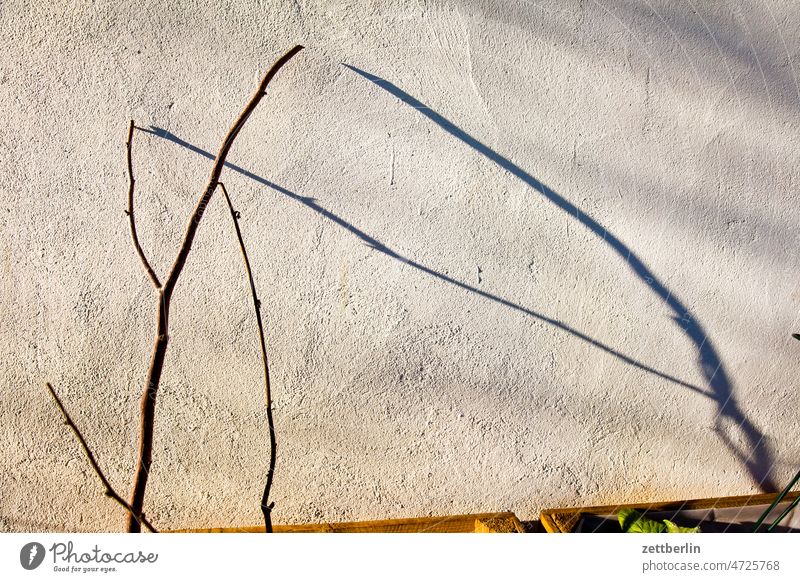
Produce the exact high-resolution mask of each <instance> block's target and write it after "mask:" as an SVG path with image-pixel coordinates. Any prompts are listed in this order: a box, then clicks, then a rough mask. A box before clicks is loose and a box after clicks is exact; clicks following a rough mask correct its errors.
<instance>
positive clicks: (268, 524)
mask: <svg viewBox="0 0 800 582" xmlns="http://www.w3.org/2000/svg"><path fill="white" fill-rule="evenodd" d="M219 187H220V188H222V193H223V194H224V195H225V200H226V201H227V203H228V209H229V210H230V211H231V218H232V219H233V226H234V228H235V229H236V237H237V238H238V239H239V249H240V250H241V251H242V258H243V259H244V268H245V270H246V271H247V278H248V280H249V281H250V293H251V295H252V296H253V307H254V308H255V311H256V322H257V323H258V339H259V341H260V342H261V361H262V362H263V363H264V392H265V395H266V401H267V425H268V427H269V443H270V447H269V448H270V456H269V470H268V471H267V482H266V484H265V485H264V494H263V495H262V497H261V512H262V513H263V514H264V531H265V532H266V533H272V516H271V514H272V508H273V507H274V506H275V504H274V503H270V502H269V492H270V489H272V479H273V476H274V474H275V459H276V455H277V448H278V446H277V443H276V440H275V426H274V423H273V420H272V396H271V394H270V384H269V364H268V362H267V347H266V343H265V342H264V324H263V322H262V321H261V301H260V300H259V299H258V295H257V294H256V284H255V282H254V280H253V271H252V270H251V269H250V260H249V259H248V258H247V250H246V249H245V246H244V239H243V238H242V231H241V229H240V228H239V213H238V212H236V210H234V208H233V203H232V202H231V197H230V196H228V191H227V190H226V189H225V184H223V183H222V182H219Z"/></svg>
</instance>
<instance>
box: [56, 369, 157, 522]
mask: <svg viewBox="0 0 800 582" xmlns="http://www.w3.org/2000/svg"><path fill="white" fill-rule="evenodd" d="M47 389H48V390H49V391H50V396H52V397H53V400H55V401H56V404H57V405H58V408H59V410H60V411H61V414H62V415H63V416H64V424H66V425H67V426H69V427H70V428H71V429H72V432H74V433H75V436H76V437H78V441H79V442H80V443H81V447H83V452H84V453H86V457H87V458H88V459H89V463H90V464H91V465H92V469H94V472H95V473H97V476H98V477H99V478H100V481H101V482H102V483H103V487H105V495H106V496H107V497H110V498H111V499H113V500H114V501H116V502H117V503H119V504H120V505H121V506H122V507H124V508H125V510H126V511H127V512H128V513H129V514H130V515H131V516H132V517H133V519H135V520H137V521H138V522H140V523H143V524H144V526H145V527H146V528H147V529H149V530H150V531H151V532H153V533H156V528H154V527H153V525H152V524H151V523H150V522H149V521H148V520H147V518H146V517H145V516H144V514H143V513H138V514H136V513H134V511H133V509H132V508H131V506H130V505H128V502H127V501H125V500H124V499H123V498H122V497H120V496H119V495H117V492H116V491H114V488H113V487H112V486H111V483H109V482H108V479H106V476H105V475H104V474H103V471H102V470H101V469H100V466H99V465H98V464H97V461H96V460H95V458H94V455H93V454H92V451H91V449H90V448H89V445H87V444H86V439H84V438H83V435H82V434H81V431H80V430H78V427H77V426H75V423H74V422H73V421H72V418H71V417H70V415H69V413H68V412H67V409H66V408H64V404H63V403H62V402H61V399H60V398H59V397H58V395H57V394H56V391H55V390H53V387H52V386H51V385H50V382H47Z"/></svg>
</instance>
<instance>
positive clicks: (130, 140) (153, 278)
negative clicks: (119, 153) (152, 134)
mask: <svg viewBox="0 0 800 582" xmlns="http://www.w3.org/2000/svg"><path fill="white" fill-rule="evenodd" d="M134 129H136V126H135V125H134V124H133V119H131V124H130V126H129V127H128V141H127V143H126V145H127V146H128V180H129V184H130V185H129V186H128V210H127V211H126V212H125V214H127V215H128V221H129V222H130V225H131V237H132V238H133V246H135V247H136V252H137V253H138V255H139V258H140V259H141V261H142V265H143V266H144V270H145V271H147V276H148V277H150V281H152V282H153V285H155V288H156V289H160V288H161V282H160V281H159V280H158V276H157V275H156V272H155V271H154V270H153V267H151V266H150V263H149V262H148V260H147V257H146V256H145V255H144V250H142V245H140V244H139V236H138V235H137V234H136V219H135V218H134V215H133V190H134V186H135V184H136V180H134V178H133V130H134Z"/></svg>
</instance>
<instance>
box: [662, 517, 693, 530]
mask: <svg viewBox="0 0 800 582" xmlns="http://www.w3.org/2000/svg"><path fill="white" fill-rule="evenodd" d="M664 523H665V524H666V525H667V533H700V526H697V527H681V526H679V525H677V524H675V523H672V522H671V521H670V520H668V519H665V520H664Z"/></svg>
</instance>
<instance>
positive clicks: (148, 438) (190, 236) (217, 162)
mask: <svg viewBox="0 0 800 582" xmlns="http://www.w3.org/2000/svg"><path fill="white" fill-rule="evenodd" d="M302 48H303V47H302V46H299V45H298V46H295V47H294V48H292V49H291V50H290V51H289V52H287V53H286V54H285V55H283V56H282V57H281V58H280V59H278V61H277V62H276V63H275V64H274V65H272V68H270V70H269V71H268V72H267V74H266V75H264V78H263V79H262V80H261V83H259V86H258V88H257V89H256V92H255V93H254V94H253V96H252V97H251V99H250V101H249V102H248V104H247V105H246V106H245V108H244V109H243V110H242V112H241V114H239V117H238V118H237V119H236V121H235V122H234V123H233V125H232V126H231V128H230V130H228V133H227V135H226V136H225V139H224V140H223V141H222V146H221V147H220V149H219V153H217V157H216V158H215V159H214V165H213V167H212V168H211V175H210V176H209V179H208V183H207V185H206V188H205V190H204V191H203V194H202V195H201V196H200V199H199V200H198V202H197V205H196V206H195V208H194V212H192V216H191V218H190V219H189V224H188V225H187V226H186V232H185V234H184V238H183V243H182V244H181V247H180V249H179V250H178V254H177V256H176V257H175V262H174V263H173V265H172V269H171V270H170V272H169V275H168V277H167V279H166V282H165V283H164V285H163V286H161V287H160V288H158V305H157V310H158V311H157V316H156V317H157V319H156V325H157V332H156V338H155V345H154V346H153V353H152V356H151V358H150V368H149V370H148V373H147V383H146V384H145V389H144V393H143V394H142V399H141V428H140V435H139V457H138V460H137V467H136V475H135V477H134V482H133V492H132V494H131V508H132V509H133V511H132V513H131V515H130V516H129V519H128V531H129V532H139V531H141V527H140V524H139V523H138V522H137V521H136V519H135V518H134V517H135V515H136V514H139V513H141V512H142V507H143V505H144V493H145V488H146V487H147V479H148V477H149V475H150V464H151V459H152V452H153V427H154V423H155V406H156V396H157V395H158V387H159V383H160V381H161V371H162V369H163V366H164V357H165V354H166V351H167V344H168V343H169V326H168V321H169V306H170V301H171V299H172V293H173V291H174V290H175V285H176V284H177V282H178V277H180V275H181V272H182V271H183V268H184V266H185V265H186V259H187V257H188V256H189V252H190V251H191V249H192V242H193V241H194V237H195V235H196V233H197V228H198V226H199V225H200V220H201V219H202V218H203V213H204V212H205V209H206V207H207V206H208V203H209V201H210V200H211V196H212V195H213V194H214V190H216V188H217V184H218V183H219V177H220V175H221V173H222V169H223V168H224V166H225V158H226V157H227V155H228V152H229V151H230V149H231V147H232V146H233V142H234V141H235V140H236V137H237V136H238V135H239V132H240V131H241V129H242V127H244V124H245V122H246V121H247V119H248V118H249V117H250V114H251V113H252V112H253V111H254V110H255V108H256V107H257V106H258V104H259V102H260V101H261V99H262V98H263V97H264V95H265V94H266V89H267V85H268V84H269V82H270V80H272V78H273V77H274V76H275V74H276V73H277V72H278V71H279V70H280V68H281V67H283V65H285V64H286V63H287V62H288V61H289V60H290V59H291V58H292V57H293V56H294V55H296V54H297V53H298V52H300V50H302ZM268 414H269V417H270V419H271V413H270V412H269V410H268ZM273 462H274V461H273Z"/></svg>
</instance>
